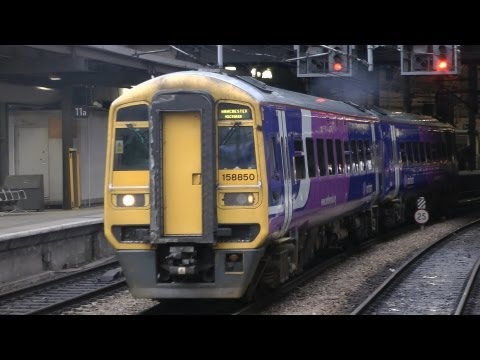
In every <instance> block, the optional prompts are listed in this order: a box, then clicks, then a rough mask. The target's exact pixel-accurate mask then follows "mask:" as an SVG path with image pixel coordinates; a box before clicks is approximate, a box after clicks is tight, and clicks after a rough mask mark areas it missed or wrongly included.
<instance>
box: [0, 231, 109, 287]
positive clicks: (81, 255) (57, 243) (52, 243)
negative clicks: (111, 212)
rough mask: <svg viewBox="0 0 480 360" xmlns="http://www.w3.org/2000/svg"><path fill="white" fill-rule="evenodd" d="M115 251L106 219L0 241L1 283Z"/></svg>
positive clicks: (95, 258) (91, 259) (79, 262)
mask: <svg viewBox="0 0 480 360" xmlns="http://www.w3.org/2000/svg"><path fill="white" fill-rule="evenodd" d="M112 255H114V250H113V248H112V247H111V246H110V245H109V244H108V243H107V241H106V240H105V238H104V236H103V223H100V224H96V225H88V226H81V227H76V228H71V229H67V230H59V231H54V232H50V233H44V234H36V235H30V236H24V237H19V238H15V239H8V240H1V241H0V284H1V283H5V282H11V281H16V280H20V279H23V278H25V277H28V276H32V275H37V274H39V273H42V272H45V271H51V270H53V271H56V270H62V269H68V268H72V267H78V266H81V265H84V264H87V263H89V262H92V261H95V260H97V259H100V258H104V257H108V256H112Z"/></svg>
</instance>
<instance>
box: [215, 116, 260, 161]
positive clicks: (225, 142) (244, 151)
mask: <svg viewBox="0 0 480 360" xmlns="http://www.w3.org/2000/svg"><path fill="white" fill-rule="evenodd" d="M218 168H219V169H255V168H256V161H255V147H254V143H253V127H252V126H239V125H238V124H235V125H233V126H221V127H219V128H218Z"/></svg>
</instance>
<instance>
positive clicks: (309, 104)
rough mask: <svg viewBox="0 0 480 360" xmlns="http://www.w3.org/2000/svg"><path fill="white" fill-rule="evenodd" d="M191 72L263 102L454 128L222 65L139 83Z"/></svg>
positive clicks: (425, 118) (173, 75) (188, 74)
mask: <svg viewBox="0 0 480 360" xmlns="http://www.w3.org/2000/svg"><path fill="white" fill-rule="evenodd" d="M189 76H193V77H196V76H200V77H206V78H211V79H212V80H216V81H222V82H225V83H227V84H230V85H232V86H235V87H237V88H239V89H241V90H243V91H244V92H245V93H247V94H248V95H249V96H251V97H252V98H254V99H255V100H257V101H258V102H261V103H273V104H286V105H292V106H297V107H301V108H305V109H311V110H318V111H322V112H328V113H335V114H340V115H347V116H354V117H360V118H367V119H370V120H379V121H381V122H388V123H397V124H411V125H420V126H429V127H436V128H451V129H452V130H453V129H454V127H453V126H452V125H450V124H446V123H442V122H440V121H439V120H438V119H436V118H434V117H431V116H428V115H418V114H412V113H405V112H396V111H390V110H385V109H382V108H379V107H371V108H368V109H366V108H364V107H362V106H360V105H357V104H354V103H352V102H348V101H337V100H331V99H325V98H322V97H317V96H312V95H307V94H302V93H298V92H294V91H289V90H285V89H280V88H276V87H273V86H269V85H267V84H265V83H263V82H261V81H259V80H256V79H254V78H252V77H250V76H240V75H230V74H227V73H226V72H224V71H222V70H218V69H216V70H215V69H203V70H202V69H201V70H192V71H179V72H174V73H169V74H165V75H162V76H159V77H157V78H154V79H151V80H148V81H146V82H144V83H142V84H139V85H138V87H139V88H141V87H143V86H147V85H154V86H155V84H156V83H157V82H158V81H161V80H162V79H169V78H175V77H178V78H185V77H189ZM144 84H145V85H144Z"/></svg>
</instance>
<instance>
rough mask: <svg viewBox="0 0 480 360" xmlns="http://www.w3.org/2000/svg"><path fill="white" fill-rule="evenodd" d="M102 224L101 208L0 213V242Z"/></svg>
mask: <svg viewBox="0 0 480 360" xmlns="http://www.w3.org/2000/svg"><path fill="white" fill-rule="evenodd" d="M102 222H103V206H96V207H88V208H80V209H74V210H62V209H46V210H44V211H22V210H18V211H14V212H0V241H2V240H9V239H12V238H16V237H22V236H25V235H34V234H41V233H47V232H51V231H55V230H62V229H68V228H72V227H77V226H84V225H91V224H99V223H102Z"/></svg>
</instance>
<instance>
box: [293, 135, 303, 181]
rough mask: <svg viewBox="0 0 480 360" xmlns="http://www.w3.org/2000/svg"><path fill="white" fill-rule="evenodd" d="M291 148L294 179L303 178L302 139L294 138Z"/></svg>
mask: <svg viewBox="0 0 480 360" xmlns="http://www.w3.org/2000/svg"><path fill="white" fill-rule="evenodd" d="M293 148H294V149H295V155H294V158H295V164H294V166H295V169H294V170H295V179H296V180H300V179H305V154H304V152H303V140H302V139H294V140H293Z"/></svg>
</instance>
